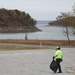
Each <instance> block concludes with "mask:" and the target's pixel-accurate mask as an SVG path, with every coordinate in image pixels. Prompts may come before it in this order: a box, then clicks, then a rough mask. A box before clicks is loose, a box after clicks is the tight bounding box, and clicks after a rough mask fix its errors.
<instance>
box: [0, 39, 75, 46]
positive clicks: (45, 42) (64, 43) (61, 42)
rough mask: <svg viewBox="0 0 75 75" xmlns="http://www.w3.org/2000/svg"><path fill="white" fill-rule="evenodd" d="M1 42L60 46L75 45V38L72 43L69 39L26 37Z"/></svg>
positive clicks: (0, 41) (1, 41)
mask: <svg viewBox="0 0 75 75" xmlns="http://www.w3.org/2000/svg"><path fill="white" fill-rule="evenodd" d="M0 43H16V44H36V45H39V44H42V45H59V46H69V45H70V46H75V40H71V41H70V44H69V43H68V41H67V40H24V39H19V40H18V39H5V40H0Z"/></svg>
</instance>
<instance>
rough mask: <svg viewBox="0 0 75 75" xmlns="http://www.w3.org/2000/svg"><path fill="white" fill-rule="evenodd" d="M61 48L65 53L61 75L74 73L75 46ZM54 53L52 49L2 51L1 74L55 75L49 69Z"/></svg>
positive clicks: (0, 52)
mask: <svg viewBox="0 0 75 75" xmlns="http://www.w3.org/2000/svg"><path fill="white" fill-rule="evenodd" d="M61 49H62V51H63V55H64V56H63V62H62V63H61V65H62V71H63V73H61V75H74V74H73V73H74V72H75V71H74V69H75V48H61ZM54 53H55V50H52V49H46V50H44V49H43V50H42V49H37V50H18V51H0V75H54V73H53V72H52V71H51V70H50V69H49V64H50V62H51V61H52V56H53V55H54ZM56 75H60V74H58V73H56Z"/></svg>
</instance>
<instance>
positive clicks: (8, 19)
mask: <svg viewBox="0 0 75 75" xmlns="http://www.w3.org/2000/svg"><path fill="white" fill-rule="evenodd" d="M35 25H36V20H34V19H33V18H31V16H30V15H29V14H28V13H25V12H24V11H23V12H22V11H19V10H17V9H15V10H7V9H5V8H1V9H0V26H6V27H7V26H31V27H32V26H35Z"/></svg>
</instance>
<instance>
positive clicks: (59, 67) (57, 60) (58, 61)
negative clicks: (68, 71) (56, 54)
mask: <svg viewBox="0 0 75 75" xmlns="http://www.w3.org/2000/svg"><path fill="white" fill-rule="evenodd" d="M61 61H62V59H60V58H59V59H56V62H57V65H58V69H59V72H62V70H61V65H60V62H61Z"/></svg>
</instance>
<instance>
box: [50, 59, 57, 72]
mask: <svg viewBox="0 0 75 75" xmlns="http://www.w3.org/2000/svg"><path fill="white" fill-rule="evenodd" d="M49 67H50V69H51V70H52V71H53V72H55V73H56V71H57V69H58V66H57V63H56V61H55V60H54V59H53V60H52V62H51V63H50V66H49Z"/></svg>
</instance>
